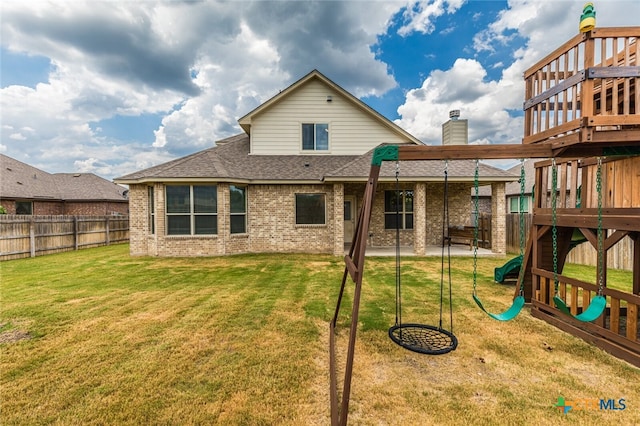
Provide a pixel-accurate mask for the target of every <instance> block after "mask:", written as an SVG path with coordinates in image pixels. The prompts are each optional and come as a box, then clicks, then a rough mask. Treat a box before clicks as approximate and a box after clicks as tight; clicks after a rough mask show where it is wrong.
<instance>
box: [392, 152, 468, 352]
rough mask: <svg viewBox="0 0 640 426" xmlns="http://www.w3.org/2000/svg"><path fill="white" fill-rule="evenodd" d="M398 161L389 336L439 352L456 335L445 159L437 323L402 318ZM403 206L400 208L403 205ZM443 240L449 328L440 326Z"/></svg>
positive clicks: (452, 343)
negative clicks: (392, 315) (393, 306)
mask: <svg viewBox="0 0 640 426" xmlns="http://www.w3.org/2000/svg"><path fill="white" fill-rule="evenodd" d="M399 173H400V167H399V164H398V163H396V223H395V225H396V321H395V325H394V326H393V327H391V328H390V329H389V337H390V338H391V340H393V341H394V342H395V343H396V344H398V345H400V346H402V347H403V348H405V349H408V350H410V351H413V352H418V353H421V354H427V355H442V354H446V353H449V352H451V351H453V350H454V349H456V347H457V346H458V339H457V338H456V336H454V334H453V310H452V306H451V240H450V239H449V238H448V236H447V234H446V230H447V229H448V228H449V203H448V195H449V194H448V178H447V162H445V169H444V202H443V214H442V216H443V217H442V256H441V269H440V321H439V323H438V326H433V325H426V324H416V323H407V324H404V323H403V322H402V291H401V290H402V288H401V274H400V269H401V268H400V203H401V202H403V201H404V200H405V197H404V196H403V197H401V196H400V194H401V191H400V183H399V179H398V175H399ZM403 210H404V209H403ZM445 244H446V247H447V270H448V285H449V329H448V330H446V329H444V328H443V327H442V317H443V305H444V287H445V285H444V282H445V274H444V271H445V264H444V259H445Z"/></svg>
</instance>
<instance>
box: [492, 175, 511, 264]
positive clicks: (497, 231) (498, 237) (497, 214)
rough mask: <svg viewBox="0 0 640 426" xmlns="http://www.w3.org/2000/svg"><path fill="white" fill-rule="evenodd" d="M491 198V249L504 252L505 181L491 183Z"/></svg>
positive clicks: (505, 225)
mask: <svg viewBox="0 0 640 426" xmlns="http://www.w3.org/2000/svg"><path fill="white" fill-rule="evenodd" d="M491 193H492V194H493V198H492V201H491V210H492V212H493V214H492V215H491V251H493V252H494V253H500V254H505V253H506V252H507V215H506V204H505V183H504V182H500V183H494V184H492V185H491Z"/></svg>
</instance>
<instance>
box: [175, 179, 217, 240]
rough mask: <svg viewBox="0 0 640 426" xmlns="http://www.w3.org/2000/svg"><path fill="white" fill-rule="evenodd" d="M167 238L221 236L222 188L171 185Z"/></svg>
mask: <svg viewBox="0 0 640 426" xmlns="http://www.w3.org/2000/svg"><path fill="white" fill-rule="evenodd" d="M165 192H166V197H165V199H166V212H167V235H215V234H217V233H218V187H217V186H215V185H167V187H166V190H165Z"/></svg>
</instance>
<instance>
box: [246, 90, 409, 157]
mask: <svg viewBox="0 0 640 426" xmlns="http://www.w3.org/2000/svg"><path fill="white" fill-rule="evenodd" d="M327 96H331V97H332V101H331V102H327ZM302 123H328V124H329V151H318V152H317V154H318V155H327V154H333V155H360V154H364V153H365V152H367V151H369V150H371V149H373V148H375V147H376V146H378V145H380V144H381V143H383V142H386V143H405V142H408V140H407V139H405V138H403V137H402V136H401V135H399V134H397V133H395V132H393V131H392V130H390V129H389V128H387V127H385V126H384V125H382V124H381V123H380V122H379V121H378V120H376V119H375V118H374V117H373V116H371V115H370V114H368V113H366V112H364V111H362V110H361V109H359V108H357V107H356V106H355V105H354V104H353V103H351V102H349V101H347V100H346V99H345V98H344V97H342V96H341V95H339V94H338V93H337V92H335V91H334V90H333V89H331V88H330V87H328V86H326V85H325V84H323V83H322V82H320V81H317V80H312V81H310V82H309V83H308V84H305V85H304V86H302V87H300V88H299V89H298V90H296V91H295V92H293V93H291V94H290V95H289V96H287V97H285V98H284V99H282V100H281V101H280V102H278V103H276V104H275V105H273V106H272V107H270V108H268V109H267V110H266V111H265V112H264V113H262V114H258V115H257V116H254V117H252V119H251V153H252V154H259V155H297V154H313V153H314V152H312V151H302V140H301V133H302V132H301V127H302Z"/></svg>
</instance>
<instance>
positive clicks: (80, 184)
mask: <svg viewBox="0 0 640 426" xmlns="http://www.w3.org/2000/svg"><path fill="white" fill-rule="evenodd" d="M0 174H1V176H2V179H0V205H2V206H3V207H4V208H5V209H6V211H7V213H8V214H28V215H70V216H105V215H127V214H129V200H128V198H127V189H126V188H124V187H122V186H120V185H116V184H114V183H113V182H109V181H108V180H106V179H103V178H101V177H99V176H96V175H94V174H93V173H53V174H52V173H47V172H45V171H42V170H40V169H37V168H35V167H32V166H30V165H28V164H25V163H23V162H20V161H18V160H16V159H14V158H11V157H8V156H6V155H3V154H0Z"/></svg>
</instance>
